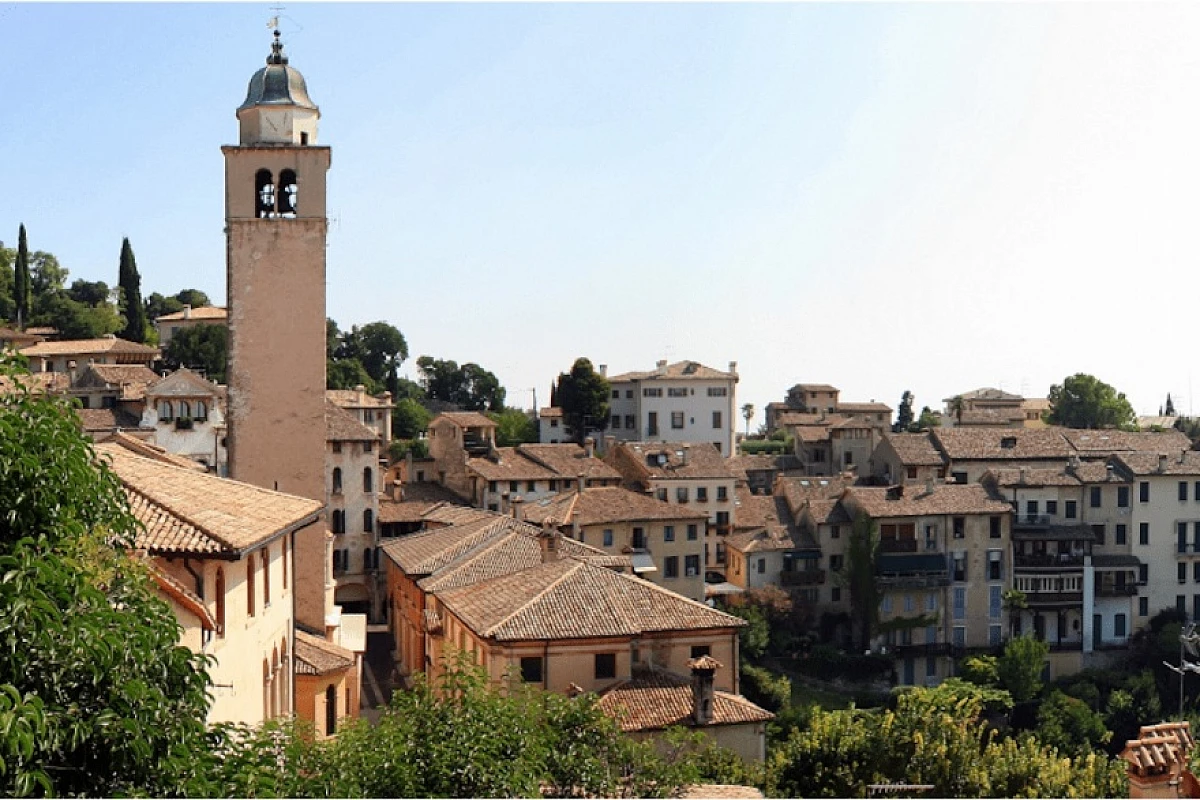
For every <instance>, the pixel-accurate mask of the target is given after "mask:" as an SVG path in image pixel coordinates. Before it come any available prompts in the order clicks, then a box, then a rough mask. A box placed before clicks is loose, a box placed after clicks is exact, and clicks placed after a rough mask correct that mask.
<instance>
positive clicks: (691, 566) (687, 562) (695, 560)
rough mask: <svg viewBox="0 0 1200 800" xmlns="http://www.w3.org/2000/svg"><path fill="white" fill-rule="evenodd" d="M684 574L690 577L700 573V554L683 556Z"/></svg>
mask: <svg viewBox="0 0 1200 800" xmlns="http://www.w3.org/2000/svg"><path fill="white" fill-rule="evenodd" d="M683 571H684V575H686V576H687V577H689V578H694V577H696V576H697V575H699V574H700V556H684V557H683Z"/></svg>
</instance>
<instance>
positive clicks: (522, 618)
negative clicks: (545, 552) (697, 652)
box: [436, 557, 746, 641]
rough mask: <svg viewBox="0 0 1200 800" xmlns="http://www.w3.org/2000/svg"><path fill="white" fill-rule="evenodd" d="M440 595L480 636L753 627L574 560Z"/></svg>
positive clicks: (596, 634) (501, 638)
mask: <svg viewBox="0 0 1200 800" xmlns="http://www.w3.org/2000/svg"><path fill="white" fill-rule="evenodd" d="M436 597H437V598H438V601H439V602H440V603H441V604H442V606H443V607H445V608H446V609H448V610H449V611H451V612H452V613H453V614H454V615H455V616H457V617H458V618H459V619H460V620H462V621H463V623H465V624H466V625H467V626H468V627H470V628H471V630H473V631H474V632H475V633H476V634H478V635H480V636H483V637H488V638H493V639H496V640H498V641H522V640H529V639H539V640H547V639H557V640H561V639H590V638H598V637H624V636H638V635H641V634H643V633H651V632H655V631H678V630H712V629H720V630H728V629H732V628H739V627H741V626H743V625H745V624H746V623H745V622H743V621H742V620H740V619H738V618H737V617H734V616H731V615H729V614H726V613H724V612H722V611H717V610H715V609H712V608H709V607H708V606H706V605H704V604H703V603H698V602H696V601H694V600H688V599H687V598H685V597H681V596H680V595H677V594H675V593H674V592H671V591H669V590H667V589H663V588H661V587H659V586H656V585H655V584H653V583H650V582H648V581H644V580H642V579H640V578H635V577H633V576H631V575H625V574H621V573H618V572H614V571H613V570H611V569H608V568H606V567H601V566H595V565H593V564H590V563H588V562H586V561H582V560H579V559H575V558H569V557H567V558H560V559H559V560H557V561H550V562H547V563H543V564H538V565H537V566H535V567H532V568H531V569H526V570H522V571H520V572H515V573H512V574H508V575H503V576H501V577H498V578H493V579H492V580H486V581H481V582H479V583H475V584H472V585H469V586H462V587H460V588H457V589H450V590H447V591H441V592H436Z"/></svg>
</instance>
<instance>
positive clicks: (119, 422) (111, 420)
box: [75, 408, 142, 433]
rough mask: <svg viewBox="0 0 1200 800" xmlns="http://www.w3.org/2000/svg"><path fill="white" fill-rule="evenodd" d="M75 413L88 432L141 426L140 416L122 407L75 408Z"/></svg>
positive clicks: (130, 428) (138, 427)
mask: <svg viewBox="0 0 1200 800" xmlns="http://www.w3.org/2000/svg"><path fill="white" fill-rule="evenodd" d="M75 414H76V416H78V417H79V421H80V423H81V424H82V425H83V429H84V430H85V431H87V432H88V433H98V432H100V431H116V430H139V429H141V428H142V420H141V418H140V417H138V416H137V415H135V414H133V413H131V412H129V411H126V410H125V409H123V408H77V409H75Z"/></svg>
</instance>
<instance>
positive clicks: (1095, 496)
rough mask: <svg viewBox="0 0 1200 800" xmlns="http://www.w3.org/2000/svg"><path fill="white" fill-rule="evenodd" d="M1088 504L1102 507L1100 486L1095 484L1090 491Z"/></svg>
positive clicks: (1093, 506)
mask: <svg viewBox="0 0 1200 800" xmlns="http://www.w3.org/2000/svg"><path fill="white" fill-rule="evenodd" d="M1088 505H1090V506H1091V507H1092V508H1099V507H1100V487H1099V486H1093V487H1092V488H1091V490H1090V492H1089V493H1088Z"/></svg>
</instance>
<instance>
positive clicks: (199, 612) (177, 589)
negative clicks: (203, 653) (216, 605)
mask: <svg viewBox="0 0 1200 800" xmlns="http://www.w3.org/2000/svg"><path fill="white" fill-rule="evenodd" d="M149 567H150V575H151V577H153V578H154V582H155V583H156V584H158V588H159V590H160V591H161V592H162V593H163V594H165V595H167V596H168V597H170V598H171V599H172V600H174V601H175V602H176V603H178V604H179V605H181V606H183V607H184V608H185V609H187V611H188V613H190V614H191V615H192V616H194V617H196V619H198V620H200V626H201V627H202V628H204V629H205V630H206V631H215V630H216V629H217V621H216V620H215V619H213V616H212V614H210V613H208V608H206V607H205V605H204V601H203V600H201V599H200V597H199V595H197V594H196V593H195V592H193V591H191V590H190V589H188V588H187V587H186V586H184V585H183V584H182V583H180V582H179V581H177V580H175V579H174V578H172V577H171V576H170V575H168V574H167V573H165V572H163V571H162V570H161V569H159V568H158V567H157V566H156V565H155V564H154V563H150V564H149Z"/></svg>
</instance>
